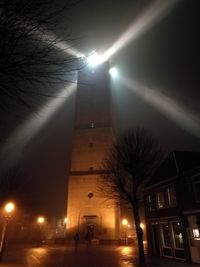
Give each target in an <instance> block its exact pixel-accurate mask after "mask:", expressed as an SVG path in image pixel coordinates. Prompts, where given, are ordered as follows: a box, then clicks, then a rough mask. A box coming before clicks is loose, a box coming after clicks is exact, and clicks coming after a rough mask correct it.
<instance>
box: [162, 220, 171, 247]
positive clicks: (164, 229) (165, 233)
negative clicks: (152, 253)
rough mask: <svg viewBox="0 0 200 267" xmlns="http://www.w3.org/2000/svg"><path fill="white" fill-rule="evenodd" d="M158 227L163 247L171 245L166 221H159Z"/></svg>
mask: <svg viewBox="0 0 200 267" xmlns="http://www.w3.org/2000/svg"><path fill="white" fill-rule="evenodd" d="M160 228H161V236H162V243H163V246H164V247H171V238H170V229H169V224H168V223H167V222H166V223H161V224H160Z"/></svg>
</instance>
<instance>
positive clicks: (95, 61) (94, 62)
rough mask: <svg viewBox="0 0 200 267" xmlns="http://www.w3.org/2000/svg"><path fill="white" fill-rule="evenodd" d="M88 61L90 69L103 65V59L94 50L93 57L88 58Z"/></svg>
mask: <svg viewBox="0 0 200 267" xmlns="http://www.w3.org/2000/svg"><path fill="white" fill-rule="evenodd" d="M87 61H88V64H89V66H90V67H96V66H97V65H99V64H101V63H102V61H101V57H100V56H99V55H98V54H97V52H96V51H94V50H93V51H92V53H91V55H90V56H89V57H88V59H87Z"/></svg>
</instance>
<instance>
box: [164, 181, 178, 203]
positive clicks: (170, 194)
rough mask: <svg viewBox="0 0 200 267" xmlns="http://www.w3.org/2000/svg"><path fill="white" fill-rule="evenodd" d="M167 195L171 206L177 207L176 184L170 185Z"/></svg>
mask: <svg viewBox="0 0 200 267" xmlns="http://www.w3.org/2000/svg"><path fill="white" fill-rule="evenodd" d="M166 197H167V202H168V203H167V204H168V206H169V207H175V206H176V195H175V190H174V186H173V185H170V186H169V187H167V189H166Z"/></svg>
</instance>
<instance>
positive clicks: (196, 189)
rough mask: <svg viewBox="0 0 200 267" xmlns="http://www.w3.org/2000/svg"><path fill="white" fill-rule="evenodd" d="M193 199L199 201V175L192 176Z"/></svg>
mask: <svg viewBox="0 0 200 267" xmlns="http://www.w3.org/2000/svg"><path fill="white" fill-rule="evenodd" d="M192 181H193V188H194V195H195V200H196V201H197V202H200V176H196V177H193V178H192Z"/></svg>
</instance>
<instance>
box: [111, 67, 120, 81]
mask: <svg viewBox="0 0 200 267" xmlns="http://www.w3.org/2000/svg"><path fill="white" fill-rule="evenodd" d="M109 73H110V75H111V76H112V77H113V78H117V77H118V75H119V73H118V69H117V68H115V67H113V68H111V69H109Z"/></svg>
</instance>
